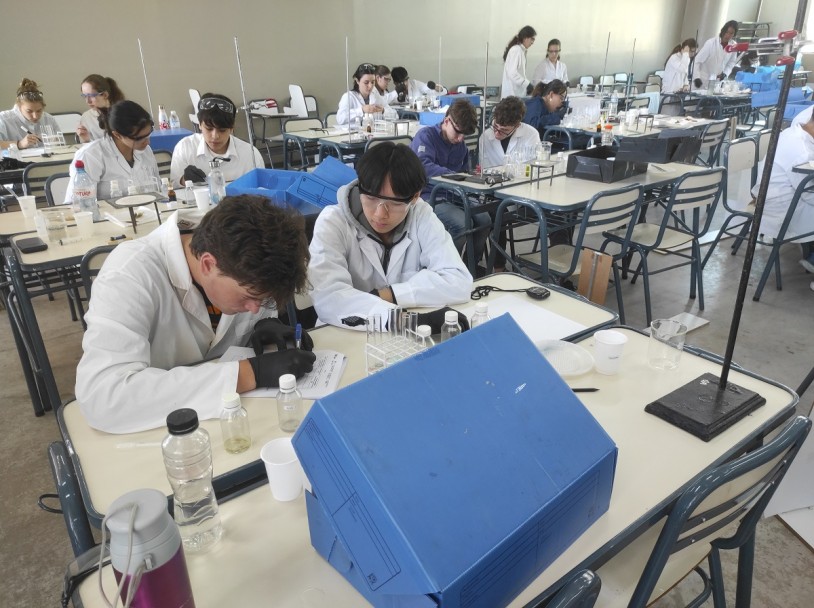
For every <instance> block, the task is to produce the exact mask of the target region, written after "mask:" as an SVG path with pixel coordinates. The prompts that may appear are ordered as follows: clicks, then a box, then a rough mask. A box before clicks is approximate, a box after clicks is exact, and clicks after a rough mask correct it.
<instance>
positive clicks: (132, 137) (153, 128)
mask: <svg viewBox="0 0 814 608" xmlns="http://www.w3.org/2000/svg"><path fill="white" fill-rule="evenodd" d="M154 130H155V126H154V125H152V124H151V125H150V132H149V133H146V134H145V135H136V136H133V135H125V137H127V139H131V140H133V141H144V140H145V139H147V138H148V137H150V135H152V134H153V131H154Z"/></svg>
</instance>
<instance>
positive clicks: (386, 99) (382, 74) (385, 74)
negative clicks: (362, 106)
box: [370, 65, 398, 107]
mask: <svg viewBox="0 0 814 608" xmlns="http://www.w3.org/2000/svg"><path fill="white" fill-rule="evenodd" d="M375 76H376V81H375V83H374V86H373V89H372V90H371V91H370V101H371V103H373V104H374V105H377V106H381V107H385V106H389V105H390V104H391V103H393V102H394V101H396V100H397V99H398V93H397V92H396V91H391V90H390V83H391V82H393V75H392V74H391V73H390V68H388V67H387V66H386V65H377V66H376V74H375Z"/></svg>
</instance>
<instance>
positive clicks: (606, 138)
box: [602, 125, 613, 146]
mask: <svg viewBox="0 0 814 608" xmlns="http://www.w3.org/2000/svg"><path fill="white" fill-rule="evenodd" d="M602 145H603V146H612V145H613V125H605V129H604V130H603V131H602Z"/></svg>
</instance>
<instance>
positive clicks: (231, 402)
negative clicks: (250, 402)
mask: <svg viewBox="0 0 814 608" xmlns="http://www.w3.org/2000/svg"><path fill="white" fill-rule="evenodd" d="M221 401H222V403H223V408H224V409H227V410H233V409H237V408H239V407H240V395H238V394H237V393H224V394H223V397H221Z"/></svg>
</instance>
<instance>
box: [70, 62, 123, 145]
mask: <svg viewBox="0 0 814 608" xmlns="http://www.w3.org/2000/svg"><path fill="white" fill-rule="evenodd" d="M82 98H83V99H84V100H85V102H86V103H87V104H88V109H87V110H86V111H85V112H84V113H83V114H82V118H81V120H80V121H79V127H77V129H76V134H77V136H78V137H79V141H81V142H82V143H87V142H89V141H93V140H94V139H102V137H104V136H105V128H104V126H102V125H103V124H104V120H106V119H107V113H108V112H109V111H110V106H112V105H113V104H114V103H118V102H120V101H122V100H123V99H124V93H123V92H122V90H121V89H120V88H119V85H118V84H116V81H115V80H113V79H112V78H111V77H110V76H101V75H99V74H91V75H90V76H88V77H87V78H85V80H83V81H82ZM100 118H101V119H102V121H103V122H102V123H100V122H99V119H100Z"/></svg>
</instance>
